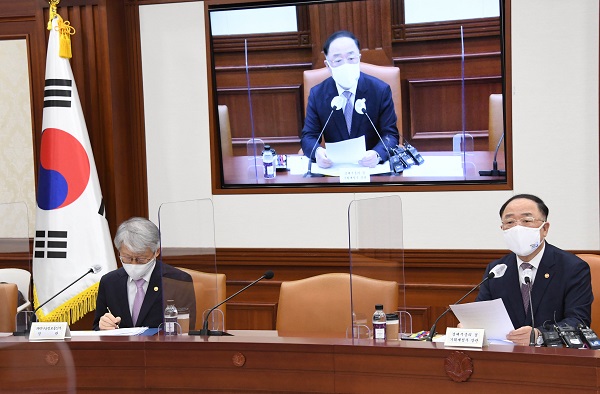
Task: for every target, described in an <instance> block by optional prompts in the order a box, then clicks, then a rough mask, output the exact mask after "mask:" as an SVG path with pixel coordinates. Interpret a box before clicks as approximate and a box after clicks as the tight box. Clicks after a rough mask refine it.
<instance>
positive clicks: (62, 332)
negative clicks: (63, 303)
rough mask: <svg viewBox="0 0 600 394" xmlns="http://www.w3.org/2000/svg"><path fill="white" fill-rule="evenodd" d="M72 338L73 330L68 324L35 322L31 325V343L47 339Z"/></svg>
mask: <svg viewBox="0 0 600 394" xmlns="http://www.w3.org/2000/svg"><path fill="white" fill-rule="evenodd" d="M65 338H71V330H70V329H69V325H68V324H67V322H58V323H53V322H35V323H31V331H30V332H29V340H30V341H41V340H47V339H65Z"/></svg>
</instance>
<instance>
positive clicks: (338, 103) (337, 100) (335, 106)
mask: <svg viewBox="0 0 600 394" xmlns="http://www.w3.org/2000/svg"><path fill="white" fill-rule="evenodd" d="M343 102H344V99H343V98H342V97H341V96H335V97H334V98H333V99H332V100H331V112H330V113H329V116H328V117H327V120H326V121H325V125H323V129H321V132H320V133H319V136H318V137H317V140H316V141H315V145H314V146H313V148H312V150H311V151H310V155H309V156H308V171H306V174H304V178H306V177H317V176H323V175H322V174H313V173H312V172H310V169H311V168H312V156H313V153H315V150H316V149H317V147H318V146H319V141H320V140H321V136H322V135H323V133H324V132H325V127H327V124H328V123H329V119H331V115H333V111H337V110H340V109H342V103H343ZM271 278H272V276H271ZM271 278H267V279H271Z"/></svg>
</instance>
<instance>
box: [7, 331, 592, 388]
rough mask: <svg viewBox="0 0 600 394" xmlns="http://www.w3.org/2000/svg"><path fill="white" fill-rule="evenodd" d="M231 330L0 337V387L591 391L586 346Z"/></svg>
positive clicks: (589, 364) (589, 362)
mask: <svg viewBox="0 0 600 394" xmlns="http://www.w3.org/2000/svg"><path fill="white" fill-rule="evenodd" d="M231 333H233V334H234V335H233V336H221V337H216V336H213V337H202V336H188V335H179V336H175V337H165V336H162V335H161V336H131V337H124V336H94V335H92V334H93V333H90V334H89V335H88V334H86V333H85V332H79V333H78V334H83V335H77V336H75V335H74V336H73V337H72V338H71V339H66V340H62V341H29V340H28V338H27V337H14V336H4V337H1V338H0V392H44V393H48V392H61V393H63V392H77V393H82V392H97V393H99V392H111V393H131V392H140V393H141V392H147V391H152V390H155V391H161V392H168V393H174V392H201V391H206V392H216V391H220V392H321V393H338V392H339V393H359V392H360V393H374V392H378V393H384V392H406V393H412V392H421V393H423V392H424V393H428V392H437V393H441V392H445V393H449V392H460V393H507V392H511V393H521V392H522V393H532V392H536V393H537V392H542V391H543V392H544V393H569V392H590V393H598V392H599V389H600V362H599V360H600V357H599V354H600V353H598V351H595V350H587V349H585V350H579V349H565V348H542V347H527V346H513V345H489V346H486V347H483V348H471V349H467V348H454V347H445V346H444V344H443V343H438V342H436V343H431V342H421V341H408V340H396V341H387V342H384V343H374V342H373V340H372V339H360V340H352V339H334V338H292V337H279V336H278V335H277V332H276V331H231Z"/></svg>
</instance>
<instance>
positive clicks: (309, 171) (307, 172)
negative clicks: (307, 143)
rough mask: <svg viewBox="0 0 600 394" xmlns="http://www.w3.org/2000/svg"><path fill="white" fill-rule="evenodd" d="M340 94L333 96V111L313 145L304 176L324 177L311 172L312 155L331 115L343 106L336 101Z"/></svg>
mask: <svg viewBox="0 0 600 394" xmlns="http://www.w3.org/2000/svg"><path fill="white" fill-rule="evenodd" d="M339 97H340V96H336V97H334V98H333V100H331V107H332V108H331V112H330V113H329V116H328V117H327V120H326V121H325V125H323V128H322V129H321V132H320V133H319V136H318V137H317V140H316V141H315V145H314V146H313V148H312V150H311V151H310V155H309V156H308V171H306V174H304V178H312V177H323V176H324V175H323V174H313V173H312V172H311V168H312V156H313V154H314V153H315V150H316V149H317V147H318V146H319V141H320V140H321V136H322V135H323V133H324V132H325V127H327V124H328V123H329V119H331V115H333V112H334V111H337V110H338V109H340V108H342V107H341V106H339V107H338V102H337V101H336V99H337V98H339Z"/></svg>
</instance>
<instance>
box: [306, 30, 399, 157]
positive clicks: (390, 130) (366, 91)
mask: <svg viewBox="0 0 600 394" xmlns="http://www.w3.org/2000/svg"><path fill="white" fill-rule="evenodd" d="M323 52H324V53H325V66H326V67H327V68H328V69H329V71H330V72H331V75H332V76H331V77H329V78H327V79H326V80H325V81H323V82H321V83H320V84H318V85H316V86H314V87H313V88H312V89H311V90H310V94H309V96H308V105H307V107H306V118H305V121H304V128H303V129H302V138H301V142H302V150H303V152H304V154H305V155H306V156H307V157H309V158H310V159H311V160H316V162H317V164H318V165H319V167H321V168H329V167H331V166H332V165H333V164H334V163H333V162H332V161H331V160H330V159H329V158H328V157H327V151H326V149H325V148H323V147H321V146H319V141H318V140H317V139H318V138H319V134H320V133H321V130H322V129H323V126H324V125H325V123H326V121H327V119H328V118H329V115H330V113H331V110H332V100H333V99H334V97H336V96H339V97H340V98H339V105H340V107H341V108H342V109H341V110H336V111H334V112H333V114H332V115H331V119H330V120H329V123H327V127H326V128H325V131H324V132H323V138H324V139H325V141H327V142H339V141H344V140H348V139H351V138H357V137H360V136H364V137H365V143H366V149H367V151H366V153H365V156H364V157H363V158H362V159H361V160H360V161H359V164H360V165H362V166H365V167H375V166H376V165H377V164H379V163H381V162H384V161H386V160H387V159H388V151H387V148H391V147H392V146H395V145H398V139H399V134H398V128H397V126H396V121H397V117H396V113H395V111H394V102H393V100H392V91H391V89H390V86H389V85H388V84H386V83H385V82H383V81H381V80H379V79H377V78H375V77H373V76H370V75H367V74H365V73H362V72H360V45H359V42H358V39H357V38H356V37H355V36H354V34H352V33H351V32H349V31H344V30H342V31H338V32H335V33H333V34H332V35H331V36H330V37H329V38H328V39H327V40H326V41H325V45H324V46H323ZM362 99H365V101H364V103H365V106H366V111H367V113H368V115H369V117H370V118H371V120H372V121H373V123H374V125H375V127H376V128H377V130H378V131H379V133H380V134H381V138H382V139H383V140H384V141H385V146H384V145H383V143H382V142H381V140H380V138H379V137H378V136H377V133H376V131H375V130H374V129H373V126H372V125H371V122H369V119H368V118H367V117H366V115H363V114H359V113H358V112H356V111H355V109H354V107H355V103H356V101H357V100H362ZM315 147H316V149H315Z"/></svg>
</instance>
